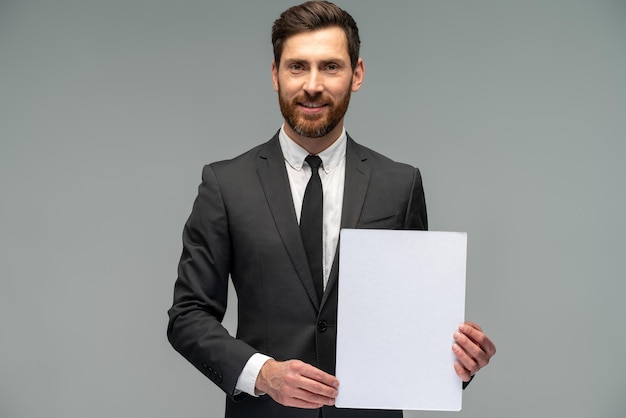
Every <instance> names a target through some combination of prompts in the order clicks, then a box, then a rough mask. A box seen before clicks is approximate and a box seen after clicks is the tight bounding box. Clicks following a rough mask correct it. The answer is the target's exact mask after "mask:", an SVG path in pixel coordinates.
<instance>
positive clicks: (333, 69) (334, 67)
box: [326, 63, 339, 73]
mask: <svg viewBox="0 0 626 418" xmlns="http://www.w3.org/2000/svg"><path fill="white" fill-rule="evenodd" d="M326 71H328V72H329V73H336V72H337V71H339V65H337V64H332V63H331V64H328V65H326Z"/></svg>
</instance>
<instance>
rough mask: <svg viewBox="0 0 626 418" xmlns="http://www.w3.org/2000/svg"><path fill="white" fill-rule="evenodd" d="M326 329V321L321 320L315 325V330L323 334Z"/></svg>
mask: <svg viewBox="0 0 626 418" xmlns="http://www.w3.org/2000/svg"><path fill="white" fill-rule="evenodd" d="M327 329H328V325H327V324H326V321H324V320H321V321H320V322H318V323H317V330H318V331H319V332H324V331H326V330H327Z"/></svg>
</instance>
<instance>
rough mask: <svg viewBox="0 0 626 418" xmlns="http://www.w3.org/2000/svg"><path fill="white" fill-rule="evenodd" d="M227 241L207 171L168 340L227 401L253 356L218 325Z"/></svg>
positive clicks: (187, 238) (189, 230)
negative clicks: (226, 397)
mask: <svg viewBox="0 0 626 418" xmlns="http://www.w3.org/2000/svg"><path fill="white" fill-rule="evenodd" d="M230 265H231V242H230V234H229V224H228V213H227V210H226V207H225V205H224V201H223V198H222V194H221V191H220V184H219V181H218V178H217V176H216V175H215V172H214V170H213V168H212V167H211V166H205V167H204V170H203V173H202V183H201V185H200V187H199V189H198V196H197V198H196V200H195V202H194V205H193V209H192V212H191V215H190V216H189V219H188V220H187V223H186V224H185V228H184V231H183V251H182V255H181V258H180V262H179V265H178V279H177V280H176V284H175V286H174V302H173V305H172V307H171V308H170V310H169V311H168V314H169V324H168V328H167V336H168V339H169V341H170V343H171V344H172V346H173V347H174V348H175V349H176V350H177V351H178V352H179V353H180V354H182V355H183V357H185V358H186V359H187V360H188V361H189V362H191V363H192V364H193V365H194V366H195V367H196V368H197V369H198V370H200V371H201V372H202V373H203V374H204V375H205V376H207V377H208V378H209V379H211V380H212V381H213V382H214V383H215V384H217V385H218V386H219V387H220V388H221V389H222V390H223V391H225V392H226V393H227V394H228V395H229V396H233V394H234V391H235V385H236V383H237V378H238V377H239V375H240V373H241V370H242V369H243V367H244V365H245V364H246V362H247V361H248V359H249V358H250V357H251V356H252V354H254V353H255V352H256V350H254V348H252V347H250V346H249V345H248V344H246V343H244V342H243V341H241V340H238V339H236V338H233V337H232V336H231V335H230V334H229V333H228V331H227V330H226V329H225V328H224V327H223V326H222V324H221V322H222V319H223V318H224V313H225V312H226V304H227V299H228V279H229V273H230Z"/></svg>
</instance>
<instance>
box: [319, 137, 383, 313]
mask: <svg viewBox="0 0 626 418" xmlns="http://www.w3.org/2000/svg"><path fill="white" fill-rule="evenodd" d="M360 151H361V150H360V149H359V146H358V145H357V144H356V142H354V141H353V140H352V138H350V137H349V136H348V140H347V144H346V180H345V185H344V192H343V207H342V209H341V228H356V226H357V223H358V221H359V218H360V216H361V210H362V208H363V203H364V202H365V195H366V194H367V188H368V185H369V181H370V174H371V168H370V166H369V165H368V164H367V156H366V155H364V154H363V153H361V152H360ZM338 276H339V245H337V251H336V252H335V259H334V260H333V266H332V268H331V270H330V277H329V278H328V283H327V285H326V290H325V291H324V297H323V298H322V305H324V303H325V302H326V299H327V298H328V294H329V293H330V292H329V290H330V289H331V288H332V287H333V286H334V285H335V283H336V282H337V278H338Z"/></svg>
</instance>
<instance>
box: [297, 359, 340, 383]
mask: <svg viewBox="0 0 626 418" xmlns="http://www.w3.org/2000/svg"><path fill="white" fill-rule="evenodd" d="M301 367H302V369H301V370H300V373H301V374H302V375H303V376H305V377H308V378H309V379H311V380H314V381H316V382H319V383H321V384H323V385H325V386H329V387H332V388H338V387H339V380H337V378H336V377H335V376H333V375H331V374H328V373H326V372H325V371H323V370H320V369H318V368H317V367H314V366H312V365H310V364H307V363H302V364H301Z"/></svg>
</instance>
